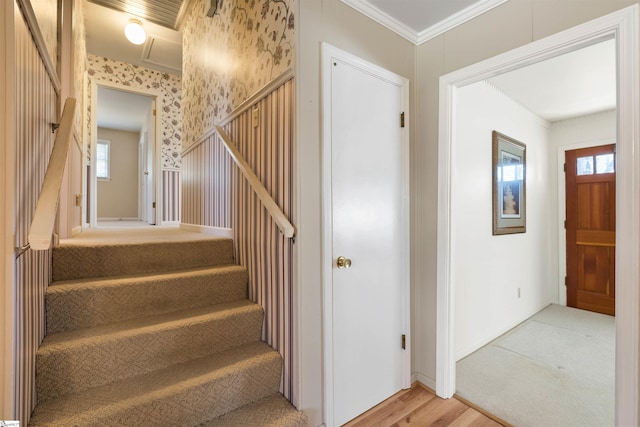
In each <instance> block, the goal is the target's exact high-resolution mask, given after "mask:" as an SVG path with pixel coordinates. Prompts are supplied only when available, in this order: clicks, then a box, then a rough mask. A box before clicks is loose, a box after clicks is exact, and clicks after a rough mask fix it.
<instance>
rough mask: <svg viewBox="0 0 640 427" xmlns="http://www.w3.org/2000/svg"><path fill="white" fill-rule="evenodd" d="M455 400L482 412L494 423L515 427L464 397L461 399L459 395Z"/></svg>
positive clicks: (456, 395)
mask: <svg viewBox="0 0 640 427" xmlns="http://www.w3.org/2000/svg"><path fill="white" fill-rule="evenodd" d="M453 398H454V399H456V400H459V401H460V402H462V403H464V404H465V405H467V406H468V407H470V408H472V409H475V410H476V411H478V412H480V413H481V414H482V415H484V416H486V417H489V418H491V419H492V420H493V421H495V422H497V423H498V424H502V425H503V426H504V427H514V426H513V424H511V423H508V422H506V421H505V420H503V419H502V418H500V417H498V416H495V415H493V414H492V413H490V412H488V411H486V410H485V409H482V408H481V407H479V406H478V405H476V404H474V403H473V402H469V401H468V400H467V399H465V398H464V397H460V395H458V394H457V393H456V394H454V395H453Z"/></svg>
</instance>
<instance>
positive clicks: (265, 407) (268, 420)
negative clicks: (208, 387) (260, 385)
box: [199, 393, 308, 427]
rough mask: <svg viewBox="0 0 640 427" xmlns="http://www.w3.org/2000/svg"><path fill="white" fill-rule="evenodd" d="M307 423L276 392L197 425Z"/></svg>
mask: <svg viewBox="0 0 640 427" xmlns="http://www.w3.org/2000/svg"><path fill="white" fill-rule="evenodd" d="M307 424H308V421H307V417H306V415H305V414H304V412H301V411H298V410H297V409H296V408H295V407H294V406H293V405H291V403H290V402H289V401H288V400H287V399H286V398H285V397H284V396H283V395H281V394H280V393H276V394H272V395H271V396H267V397H265V398H264V399H262V400H259V401H257V402H254V403H252V404H250V405H246V406H243V407H242V408H239V409H236V410H235V411H233V412H229V413H228V414H225V415H223V416H221V417H219V418H216V419H214V420H211V421H209V422H205V423H202V424H200V426H199V427H213V426H216V427H238V426H242V427H298V426H300V427H302V426H306V425H307Z"/></svg>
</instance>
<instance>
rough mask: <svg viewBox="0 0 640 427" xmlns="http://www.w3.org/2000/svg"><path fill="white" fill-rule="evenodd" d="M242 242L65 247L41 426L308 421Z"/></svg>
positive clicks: (53, 290)
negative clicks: (272, 343)
mask: <svg viewBox="0 0 640 427" xmlns="http://www.w3.org/2000/svg"><path fill="white" fill-rule="evenodd" d="M232 245H233V243H232V241H231V240H229V239H209V240H196V241H178V242H147V243H129V244H123V243H120V244H102V245H95V244H90V245H78V244H76V245H61V246H59V247H56V248H55V249H54V252H53V283H52V284H51V286H49V289H48V291H47V294H46V314H47V316H46V317H47V336H46V338H45V339H44V342H43V343H42V345H41V347H40V349H39V351H38V354H37V356H36V386H37V396H38V405H37V407H36V409H35V411H34V413H33V416H32V418H31V421H30V423H29V425H30V426H168V425H176V426H177V425H179V426H234V427H235V426H282V427H288V426H306V425H307V421H306V417H305V415H304V414H303V413H302V412H299V411H297V410H296V409H295V408H294V407H293V406H292V405H291V404H290V403H289V402H288V401H287V400H286V399H285V398H284V397H283V396H282V395H281V394H279V392H278V389H279V385H280V377H281V370H282V359H281V357H280V354H279V353H278V352H276V351H274V350H273V349H272V348H271V347H269V346H268V345H267V344H265V343H263V342H261V341H260V336H261V331H262V321H263V311H262V308H261V307H260V306H259V305H257V304H254V303H253V302H251V301H249V300H248V299H247V272H246V270H245V269H244V268H242V267H240V266H237V265H234V264H233V248H232Z"/></svg>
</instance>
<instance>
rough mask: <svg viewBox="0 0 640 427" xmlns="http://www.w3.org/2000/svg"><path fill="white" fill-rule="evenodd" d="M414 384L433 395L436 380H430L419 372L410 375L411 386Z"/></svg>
mask: <svg viewBox="0 0 640 427" xmlns="http://www.w3.org/2000/svg"><path fill="white" fill-rule="evenodd" d="M416 382H417V383H419V384H421V385H422V386H424V387H426V388H428V389H429V390H431V391H433V392H434V394H435V389H436V380H432V379H431V378H429V377H427V376H426V375H424V374H421V373H419V372H414V373H413V375H411V384H415V383H416Z"/></svg>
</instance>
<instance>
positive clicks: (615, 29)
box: [436, 6, 640, 424]
mask: <svg viewBox="0 0 640 427" xmlns="http://www.w3.org/2000/svg"><path fill="white" fill-rule="evenodd" d="M637 12H638V8H637V6H632V7H629V8H627V9H623V10H621V11H619V12H616V13H613V14H611V15H607V16H605V17H603V18H599V19H596V20H594V21H591V22H589V23H586V24H584V25H581V26H578V27H576V28H573V29H571V30H568V31H565V32H562V33H559V34H557V35H555V36H551V37H548V38H546V39H543V40H540V41H537V42H534V43H531V44H530V45H527V46H524V47H522V48H519V49H516V50H514V51H512V52H508V53H506V54H503V55H499V56H498V57H495V58H492V59H489V60H487V61H483V62H481V63H478V64H475V65H472V66H470V67H467V68H465V69H462V70H459V71H456V72H453V73H451V74H449V75H446V76H443V77H442V78H441V91H440V93H441V104H440V105H441V110H440V125H441V126H440V140H439V150H438V152H439V187H440V188H439V208H438V209H439V215H438V273H437V280H438V285H437V286H438V301H437V305H438V313H437V330H438V336H437V360H436V391H437V393H438V395H439V396H441V397H444V398H448V397H451V396H452V395H453V393H454V392H455V388H456V387H455V384H456V372H455V369H456V368H455V360H456V357H455V356H456V355H455V347H454V341H455V339H456V338H457V332H458V331H456V330H454V324H455V313H454V310H455V302H454V295H455V294H456V293H455V292H454V291H453V287H454V283H456V282H455V280H457V278H458V277H459V272H458V271H455V270H454V268H453V266H455V265H460V264H459V259H458V257H457V256H458V255H457V252H456V247H455V234H456V232H457V229H456V226H455V216H454V215H455V210H454V209H453V208H452V206H453V201H454V200H455V197H456V189H455V186H454V184H455V182H454V176H453V173H452V172H453V170H454V169H455V170H459V167H458V166H459V165H458V164H457V161H458V159H459V157H460V156H456V149H457V147H456V144H457V143H458V140H457V139H458V135H456V132H455V131H454V129H455V117H456V113H457V111H456V108H455V107H456V106H457V105H458V103H457V102H456V101H457V96H458V95H459V90H461V89H462V88H464V87H466V86H468V85H471V84H473V83H477V82H479V81H483V80H487V79H489V78H491V77H494V76H497V75H499V74H502V73H505V72H508V71H511V70H514V69H517V68H520V67H523V66H526V65H530V64H533V63H537V62H540V61H544V60H546V59H549V58H552V57H556V56H559V55H562V54H565V53H567V52H572V51H575V50H577V49H580V48H583V47H586V46H590V45H594V44H596V43H598V42H602V41H604V40H607V39H611V38H615V40H616V58H617V59H616V70H617V71H616V73H617V80H618V87H617V101H618V110H617V112H616V127H617V131H618V132H617V143H618V150H617V154H618V180H617V188H616V193H617V194H625V195H627V198H626V199H625V200H621V198H620V197H618V198H617V228H618V233H617V235H616V246H617V248H618V251H619V252H620V251H625V253H626V254H628V257H625V259H624V260H623V259H618V260H616V266H615V272H616V278H617V279H618V283H619V286H618V289H617V293H618V298H617V300H616V314H617V315H618V317H617V319H616V341H615V343H616V344H615V346H616V355H615V358H616V368H615V369H616V372H615V383H616V384H615V389H616V402H615V406H616V410H615V412H616V423H617V424H635V423H637V417H638V412H637V407H638V401H637V396H638V349H637V348H636V347H635V344H634V343H637V342H638V335H639V329H640V328H639V325H638V323H637V321H636V320H635V319H637V318H638V314H639V313H638V312H639V309H638V307H637V305H635V304H633V301H637V298H638V290H637V289H636V288H635V286H633V284H634V283H637V282H638V277H639V276H640V274H639V273H640V271H639V269H638V266H637V262H636V260H637V257H638V248H637V247H636V246H637V242H638V240H640V227H639V225H638V223H639V222H640V221H639V219H640V213H639V211H638V208H637V205H638V202H639V200H638V187H639V183H638V182H637V179H636V178H635V177H636V175H637V174H636V172H635V170H636V168H637V166H636V165H637V164H638V140H637V131H638V124H639V123H638V118H637V117H636V116H637V114H635V112H636V111H638V95H637V91H636V90H635V88H636V81H637V79H638V64H637V53H636V51H637V25H636V22H637ZM510 136H512V137H515V138H517V139H521V138H518V135H510ZM528 158H529V156H528ZM453 161H455V162H456V164H455V167H454V164H453ZM527 195H529V188H528V190H527ZM527 205H528V208H531V203H527ZM623 209H624V210H625V211H624V212H622V210H623ZM527 218H529V216H527ZM487 224H489V222H488V223H487ZM488 226H489V227H490V225H488ZM527 229H529V227H527ZM626 251H629V252H626ZM503 273H504V270H503ZM454 332H455V333H454Z"/></svg>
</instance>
